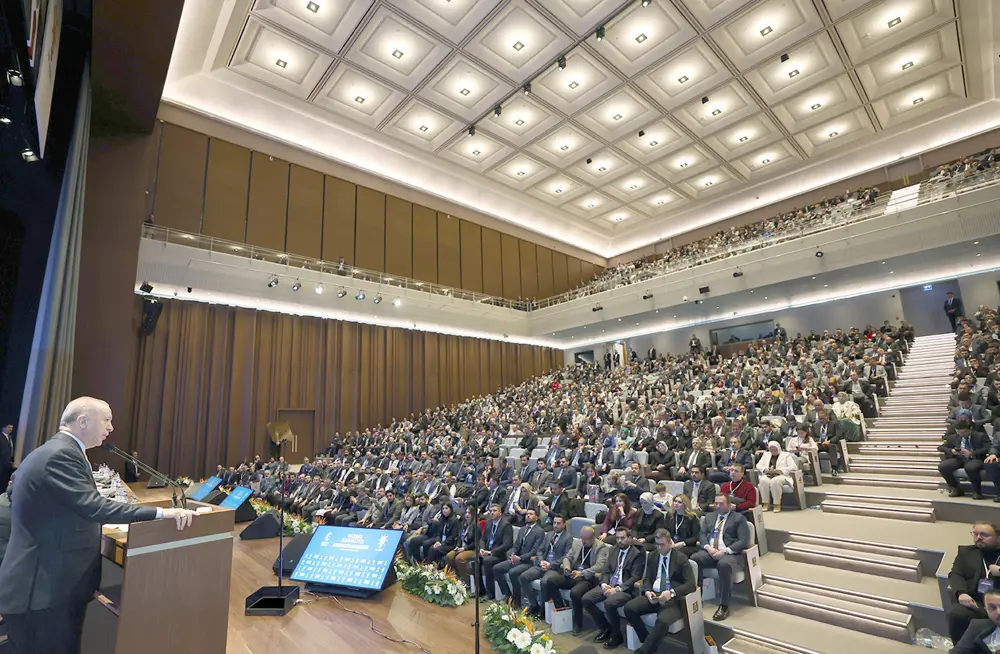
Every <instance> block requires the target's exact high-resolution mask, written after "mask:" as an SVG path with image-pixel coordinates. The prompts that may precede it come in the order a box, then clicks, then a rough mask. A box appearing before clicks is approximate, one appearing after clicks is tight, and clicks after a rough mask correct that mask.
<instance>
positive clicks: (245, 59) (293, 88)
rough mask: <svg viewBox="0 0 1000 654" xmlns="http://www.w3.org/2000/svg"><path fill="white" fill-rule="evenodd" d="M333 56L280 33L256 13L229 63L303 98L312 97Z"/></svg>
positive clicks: (257, 78) (249, 21) (249, 20)
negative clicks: (258, 17) (256, 16)
mask: <svg viewBox="0 0 1000 654" xmlns="http://www.w3.org/2000/svg"><path fill="white" fill-rule="evenodd" d="M332 63H333V59H332V58H331V57H329V56H328V55H325V54H323V53H321V52H319V51H318V50H316V49H314V48H311V47H308V46H306V45H304V44H302V43H299V42H298V41H295V40H292V39H291V38H289V37H287V36H285V35H284V34H282V33H279V32H277V31H275V30H273V29H271V28H269V27H267V26H265V25H264V24H263V23H262V22H260V21H259V20H258V19H256V18H254V17H252V16H251V17H250V18H249V19H247V24H246V28H245V29H244V30H243V33H242V35H241V36H240V40H239V43H237V44H236V52H234V53H233V59H232V63H230V64H229V67H230V68H232V69H233V70H235V71H237V72H239V73H242V74H244V75H246V76H247V77H250V78H253V79H256V80H258V81H260V82H264V83H265V84H268V85H270V86H273V87H275V88H278V89H281V90H282V91H285V92H286V93H290V94H292V95H294V96H296V97H299V98H305V97H308V96H309V94H310V93H311V92H312V90H313V89H314V88H315V87H316V85H317V84H318V83H319V80H320V79H321V78H322V77H323V75H324V74H325V73H326V71H327V69H328V68H329V67H330V64H332Z"/></svg>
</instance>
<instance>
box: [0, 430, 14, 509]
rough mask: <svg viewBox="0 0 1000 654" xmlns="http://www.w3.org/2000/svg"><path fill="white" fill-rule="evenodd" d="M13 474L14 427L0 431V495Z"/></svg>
mask: <svg viewBox="0 0 1000 654" xmlns="http://www.w3.org/2000/svg"><path fill="white" fill-rule="evenodd" d="M12 472H14V425H4V428H3V429H0V493H2V492H4V491H6V490H7V482H8V481H9V480H10V475H11V473H12Z"/></svg>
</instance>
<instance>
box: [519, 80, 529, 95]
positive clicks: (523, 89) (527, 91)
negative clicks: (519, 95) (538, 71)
mask: <svg viewBox="0 0 1000 654" xmlns="http://www.w3.org/2000/svg"><path fill="white" fill-rule="evenodd" d="M521 91H523V92H524V94H525V95H528V94H529V93H531V82H525V83H524V86H522V87H521Z"/></svg>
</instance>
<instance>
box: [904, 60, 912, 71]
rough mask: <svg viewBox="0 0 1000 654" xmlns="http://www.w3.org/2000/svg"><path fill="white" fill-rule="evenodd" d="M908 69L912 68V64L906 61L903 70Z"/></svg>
mask: <svg viewBox="0 0 1000 654" xmlns="http://www.w3.org/2000/svg"><path fill="white" fill-rule="evenodd" d="M908 68H913V62H912V61H907V62H906V63H905V64H903V70H906V69H908Z"/></svg>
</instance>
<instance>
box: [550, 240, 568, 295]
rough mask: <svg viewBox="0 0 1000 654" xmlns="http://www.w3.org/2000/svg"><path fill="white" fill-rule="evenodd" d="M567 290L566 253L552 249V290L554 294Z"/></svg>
mask: <svg viewBox="0 0 1000 654" xmlns="http://www.w3.org/2000/svg"><path fill="white" fill-rule="evenodd" d="M568 290H569V282H568V281H567V277H566V255H565V254H563V253H562V252H556V251H555V250H553V251H552V291H553V293H554V294H555V295H559V294H560V293H565V292H566V291H568Z"/></svg>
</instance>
